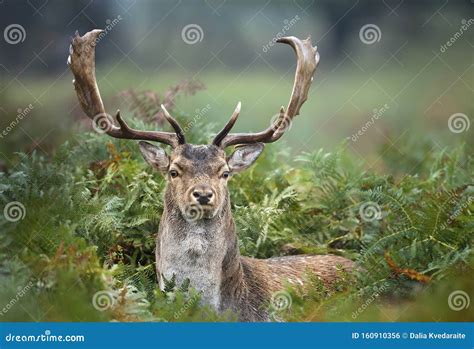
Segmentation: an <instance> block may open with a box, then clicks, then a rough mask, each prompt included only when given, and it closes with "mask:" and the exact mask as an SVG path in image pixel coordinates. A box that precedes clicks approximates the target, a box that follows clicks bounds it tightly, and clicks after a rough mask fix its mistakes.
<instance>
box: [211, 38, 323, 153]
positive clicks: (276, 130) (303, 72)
mask: <svg viewBox="0 0 474 349" xmlns="http://www.w3.org/2000/svg"><path fill="white" fill-rule="evenodd" d="M277 42H282V43H285V44H288V45H290V46H291V47H293V49H294V50H295V52H296V57H297V64H296V74H295V82H294V84H293V91H292V93H291V97H290V102H289V103H288V107H287V109H286V111H285V109H284V107H281V109H280V114H279V117H278V119H277V120H276V122H275V123H274V124H272V125H270V127H268V128H267V129H266V130H265V131H262V132H259V133H231V134H229V132H230V130H231V129H232V127H233V126H234V124H235V122H236V121H237V118H238V116H239V113H240V102H239V103H238V104H237V107H236V108H235V111H234V113H233V114H232V116H231V118H230V119H229V121H228V122H227V124H226V125H225V126H224V128H223V129H222V130H221V131H220V132H219V133H218V134H217V136H216V137H215V138H214V141H213V142H212V143H213V144H214V145H217V146H219V147H221V148H225V147H228V146H231V145H236V144H249V143H257V142H262V143H272V142H275V141H277V140H278V139H280V137H281V136H282V135H283V134H284V133H285V131H286V130H287V129H288V125H289V124H290V123H291V121H292V120H293V118H294V117H295V116H296V115H298V114H299V112H300V108H301V106H302V105H303V103H304V102H305V101H306V99H307V97H308V90H309V87H310V86H311V82H312V81H313V74H314V72H315V70H316V67H317V65H318V63H319V53H318V51H317V48H316V47H313V46H312V44H311V37H308V38H307V39H306V40H300V39H298V38H296V37H294V36H289V37H284V38H281V39H278V40H277Z"/></svg>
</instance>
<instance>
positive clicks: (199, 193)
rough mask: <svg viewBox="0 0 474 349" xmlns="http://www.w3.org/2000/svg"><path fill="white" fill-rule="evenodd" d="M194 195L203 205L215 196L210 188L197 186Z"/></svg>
mask: <svg viewBox="0 0 474 349" xmlns="http://www.w3.org/2000/svg"><path fill="white" fill-rule="evenodd" d="M192 195H193V197H194V199H196V201H197V202H199V204H201V205H206V204H208V203H209V202H210V201H211V199H212V197H213V196H214V194H213V192H212V190H211V189H210V188H195V189H194V190H193V193H192Z"/></svg>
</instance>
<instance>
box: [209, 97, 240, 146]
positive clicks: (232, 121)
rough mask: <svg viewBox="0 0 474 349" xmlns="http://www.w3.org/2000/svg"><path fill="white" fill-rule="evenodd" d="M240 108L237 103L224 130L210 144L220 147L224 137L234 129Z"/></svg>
mask: <svg viewBox="0 0 474 349" xmlns="http://www.w3.org/2000/svg"><path fill="white" fill-rule="evenodd" d="M240 107H241V103H240V102H239V103H237V106H236V107H235V110H234V112H233V113H232V116H231V117H230V119H229V121H227V124H225V126H224V128H223V129H222V130H221V131H220V132H219V133H218V134H217V135H216V137H215V138H214V140H213V141H212V144H214V145H217V146H218V147H219V146H220V145H221V142H222V140H223V139H224V137H225V136H227V134H228V133H229V131H230V130H231V129H232V127H234V124H235V122H236V121H237V118H238V117H239V114H240Z"/></svg>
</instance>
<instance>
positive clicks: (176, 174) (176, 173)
mask: <svg viewBox="0 0 474 349" xmlns="http://www.w3.org/2000/svg"><path fill="white" fill-rule="evenodd" d="M169 174H170V177H171V178H176V177H178V174H179V173H178V171H176V170H171V171H170V172H169Z"/></svg>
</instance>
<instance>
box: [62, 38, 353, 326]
mask: <svg viewBox="0 0 474 349" xmlns="http://www.w3.org/2000/svg"><path fill="white" fill-rule="evenodd" d="M101 32H102V31H101V30H97V29H96V30H93V31H90V32H88V33H86V34H85V35H84V36H82V37H81V36H79V34H78V33H77V32H76V34H75V36H74V37H73V39H72V43H71V47H70V52H69V53H70V55H69V57H68V65H69V66H70V68H71V70H72V73H73V75H74V78H75V80H74V81H73V83H74V87H75V90H76V94H77V97H78V99H79V102H80V105H81V107H82V109H83V111H84V112H85V114H86V115H87V116H88V117H89V118H91V119H92V120H93V122H100V121H102V122H103V121H104V120H105V121H107V120H108V121H107V125H106V127H105V128H104V131H105V132H106V133H107V134H108V135H109V136H111V137H115V138H122V139H131V140H140V142H139V147H140V150H141V153H142V154H143V156H144V158H145V160H146V161H147V162H148V163H149V164H150V165H151V166H152V167H153V168H155V169H156V170H158V171H159V172H161V173H163V175H164V176H165V177H166V180H167V185H166V189H165V193H164V211H163V215H162V217H161V221H160V227H159V232H158V235H157V240H156V270H157V275H158V279H159V280H158V283H159V285H160V287H161V288H162V289H163V287H164V279H170V278H172V276H173V275H174V276H175V280H176V283H177V284H180V283H182V282H184V281H185V280H189V281H190V285H191V286H192V287H194V288H195V289H196V290H198V291H199V292H200V293H201V295H202V301H203V302H204V303H206V304H209V305H211V306H212V307H214V308H215V309H216V310H217V311H219V312H223V311H226V310H228V309H230V310H231V311H234V312H235V313H237V314H238V316H239V319H240V320H241V321H266V320H268V319H269V312H268V310H267V309H268V307H266V305H268V303H269V300H270V298H271V295H272V294H273V293H274V292H276V291H279V290H282V289H284V287H285V285H286V283H287V282H289V283H290V284H292V283H293V284H299V283H301V282H302V280H303V278H304V274H305V272H306V271H307V270H310V271H311V272H313V273H314V274H315V275H316V276H317V277H319V278H320V279H321V280H322V281H323V282H324V283H325V284H326V285H331V284H332V283H334V281H335V280H336V279H337V278H338V276H339V275H340V274H339V271H338V269H339V268H342V269H344V270H346V271H351V270H352V268H353V263H352V261H350V260H348V259H346V258H343V257H339V256H335V255H315V256H308V255H301V256H288V257H276V258H270V259H265V260H260V259H255V258H248V257H242V256H240V253H239V245H238V238H237V234H236V229H235V224H234V221H233V218H232V212H231V205H230V198H229V191H228V189H227V184H228V181H229V178H230V177H231V175H232V174H234V173H237V172H240V171H243V170H245V169H247V168H248V167H249V166H251V165H252V164H253V163H254V162H255V160H257V158H258V157H259V155H260V154H261V152H262V150H263V148H264V143H272V142H275V141H277V140H278V139H280V137H281V136H282V135H283V133H284V132H285V131H286V129H287V125H288V123H289V122H291V121H292V119H293V118H294V117H295V116H296V115H298V114H299V111H300V108H301V106H302V105H303V103H304V102H305V101H306V98H307V95H308V90H309V88H310V85H311V82H312V79H313V74H314V71H315V70H316V66H317V64H318V62H319V54H318V52H317V49H316V47H313V46H312V44H311V39H310V38H308V39H306V40H300V39H298V38H296V37H284V38H281V39H279V40H278V42H281V43H285V44H288V45H290V46H291V47H292V48H293V50H294V51H295V52H296V56H297V66H296V74H295V80H294V85H293V90H292V93H291V98H290V101H289V104H288V106H287V108H286V109H285V108H284V107H282V108H281V109H280V113H279V117H278V119H277V121H276V122H275V123H273V124H272V125H271V126H270V127H268V128H267V129H266V130H264V131H262V132H258V133H229V132H230V130H231V128H232V127H233V126H234V124H235V122H236V120H237V117H238V116H239V112H240V102H239V103H238V104H237V107H236V108H235V111H234V113H233V114H232V116H231V118H230V120H229V121H228V122H227V124H226V125H225V126H224V128H223V129H222V130H221V131H220V132H219V133H218V134H217V135H216V136H215V138H214V140H213V141H212V143H211V144H210V145H194V144H188V143H186V141H185V137H184V132H183V130H182V128H181V127H180V125H179V124H178V122H177V121H176V120H175V119H174V118H173V117H172V116H170V114H169V113H168V111H167V110H166V108H165V107H164V106H162V110H163V113H164V116H165V118H166V120H167V121H168V122H169V123H170V125H171V126H172V128H173V130H174V132H162V131H139V130H135V129H132V128H130V127H129V126H128V125H127V123H126V122H125V121H124V120H123V119H122V117H121V116H120V111H117V114H116V117H115V119H116V122H115V121H113V120H112V119H111V118H110V119H109V117H108V114H106V111H105V109H104V105H103V103H102V99H101V96H100V93H99V89H98V87H97V83H96V77H95V46H96V43H97V40H96V39H97V38H98V36H99V35H100V34H101ZM99 119H101V120H99ZM144 141H154V142H159V143H163V144H166V145H169V146H171V148H172V150H171V152H170V153H169V154H167V153H166V152H165V150H163V149H162V148H160V147H158V146H155V145H152V144H150V143H148V142H144ZM229 146H236V148H235V151H234V152H233V154H232V155H230V156H228V157H227V156H226V153H225V152H224V149H225V148H226V147H229Z"/></svg>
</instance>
